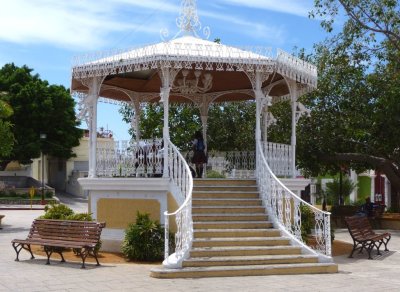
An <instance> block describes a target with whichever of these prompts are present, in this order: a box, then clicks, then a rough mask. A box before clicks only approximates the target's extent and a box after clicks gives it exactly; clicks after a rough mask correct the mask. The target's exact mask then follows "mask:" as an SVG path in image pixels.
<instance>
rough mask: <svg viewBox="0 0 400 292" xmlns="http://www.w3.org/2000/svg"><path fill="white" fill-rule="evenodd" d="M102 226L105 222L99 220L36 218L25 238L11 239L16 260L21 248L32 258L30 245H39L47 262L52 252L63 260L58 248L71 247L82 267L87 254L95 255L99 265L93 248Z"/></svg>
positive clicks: (98, 239)
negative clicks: (42, 248) (43, 250)
mask: <svg viewBox="0 0 400 292" xmlns="http://www.w3.org/2000/svg"><path fill="white" fill-rule="evenodd" d="M104 227H105V223H101V222H92V221H68V220H54V219H36V220H34V221H33V222H32V225H31V228H30V230H29V234H28V236H27V238H26V239H14V240H12V245H13V247H14V249H15V251H16V253H17V258H16V260H18V256H19V252H20V251H21V250H22V249H25V250H27V251H29V252H30V253H31V256H32V258H34V257H33V254H32V251H31V248H30V245H40V246H43V247H44V249H45V252H46V255H47V263H50V261H49V260H50V256H51V254H52V253H53V252H57V253H59V254H60V255H61V258H62V261H64V257H63V255H62V250H61V249H60V248H73V249H74V250H76V251H77V252H78V253H79V254H80V256H81V258H82V267H85V259H86V256H87V255H89V254H90V255H93V256H94V257H95V259H96V261H97V264H98V265H99V264H100V263H99V261H98V258H97V252H96V250H95V248H96V246H97V245H98V244H99V242H100V236H101V231H102V229H103V228H104ZM56 248H58V249H56Z"/></svg>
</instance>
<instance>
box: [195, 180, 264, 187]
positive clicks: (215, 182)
mask: <svg viewBox="0 0 400 292" xmlns="http://www.w3.org/2000/svg"><path fill="white" fill-rule="evenodd" d="M193 184H194V187H197V186H255V185H257V182H256V180H255V179H218V178H206V179H195V180H193Z"/></svg>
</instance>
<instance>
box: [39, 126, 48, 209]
mask: <svg viewBox="0 0 400 292" xmlns="http://www.w3.org/2000/svg"><path fill="white" fill-rule="evenodd" d="M46 138H47V135H46V134H44V133H40V140H41V141H44V140H45V139H46ZM41 152H42V175H41V177H42V205H44V154H43V149H42V151H41Z"/></svg>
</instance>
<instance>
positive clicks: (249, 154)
mask: <svg viewBox="0 0 400 292" xmlns="http://www.w3.org/2000/svg"><path fill="white" fill-rule="evenodd" d="M263 150H264V155H265V157H266V159H267V162H268V165H269V166H270V168H271V169H272V171H273V173H274V174H275V175H277V176H282V177H290V176H292V169H291V161H292V154H291V153H292V151H291V146H290V145H286V144H278V143H271V142H267V143H263ZM255 159H256V153H255V151H224V152H223V151H209V152H208V163H207V167H208V168H209V169H212V170H215V171H218V172H219V173H221V174H224V175H226V176H227V177H230V178H254V177H255V166H256V162H255Z"/></svg>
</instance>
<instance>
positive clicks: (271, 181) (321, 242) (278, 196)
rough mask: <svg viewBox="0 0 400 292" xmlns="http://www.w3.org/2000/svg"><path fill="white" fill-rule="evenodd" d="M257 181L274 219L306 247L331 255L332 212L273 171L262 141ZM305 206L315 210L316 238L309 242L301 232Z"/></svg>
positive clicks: (266, 205) (320, 253) (328, 256)
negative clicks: (308, 199) (310, 200)
mask: <svg viewBox="0 0 400 292" xmlns="http://www.w3.org/2000/svg"><path fill="white" fill-rule="evenodd" d="M257 157H258V158H259V159H257V181H258V185H259V188H260V196H261V198H262V200H263V203H264V204H265V207H266V208H267V212H268V215H269V216H270V218H271V220H272V221H273V222H274V223H275V224H277V225H278V226H279V227H280V229H281V230H283V231H284V232H285V233H286V234H287V235H288V236H289V237H291V238H292V239H293V240H294V241H295V242H297V243H298V244H299V245H300V246H302V247H303V248H305V249H307V250H309V251H311V252H313V253H317V254H319V255H320V256H322V257H324V256H326V257H325V258H326V259H328V260H329V259H330V258H331V228H330V227H331V226H330V213H329V212H324V211H321V210H319V209H318V208H315V207H314V206H312V205H310V204H308V203H307V202H305V201H304V200H302V199H301V198H300V197H298V196H297V195H296V194H294V193H293V192H292V191H290V190H289V189H288V188H287V187H286V186H284V185H283V184H282V182H281V181H280V180H279V179H278V178H277V177H276V176H275V174H274V173H273V172H272V171H271V169H270V167H269V165H268V163H267V160H266V158H265V156H264V151H263V148H262V146H261V143H257ZM302 209H308V210H309V211H310V212H311V214H313V218H312V219H313V222H314V223H315V224H314V234H313V235H314V237H315V242H314V243H312V244H311V245H310V244H309V245H306V243H305V242H304V241H303V239H302V236H301V226H302Z"/></svg>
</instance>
